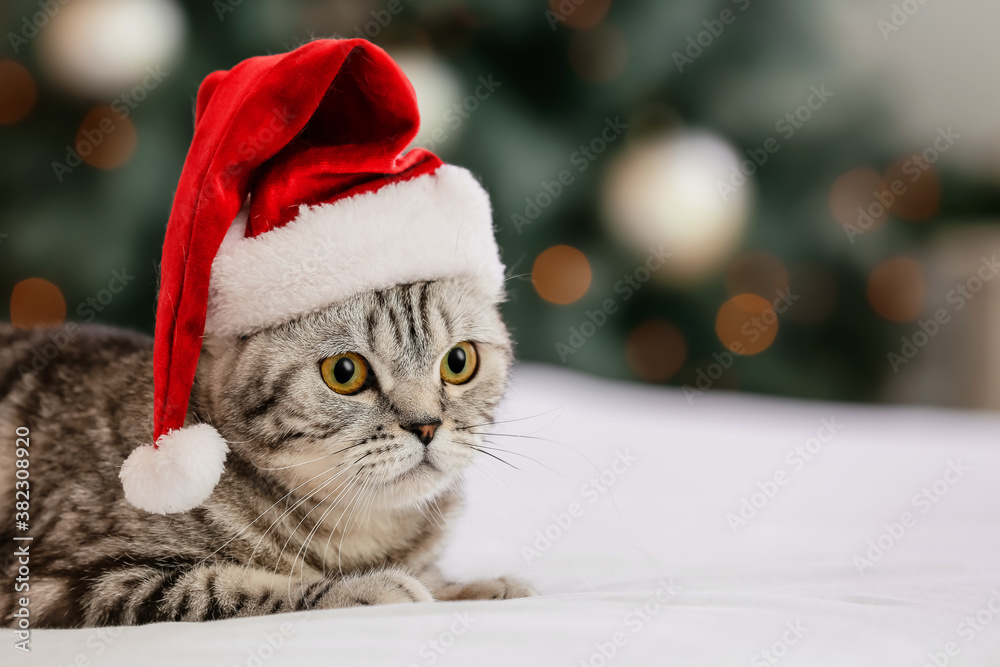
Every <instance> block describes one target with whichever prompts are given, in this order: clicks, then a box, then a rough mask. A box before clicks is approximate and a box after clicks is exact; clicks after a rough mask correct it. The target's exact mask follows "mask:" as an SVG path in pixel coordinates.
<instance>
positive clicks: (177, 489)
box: [118, 424, 229, 514]
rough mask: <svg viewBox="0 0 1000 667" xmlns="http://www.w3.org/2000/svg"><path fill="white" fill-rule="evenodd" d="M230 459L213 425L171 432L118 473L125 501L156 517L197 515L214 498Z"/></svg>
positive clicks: (139, 449) (131, 457)
mask: <svg viewBox="0 0 1000 667" xmlns="http://www.w3.org/2000/svg"><path fill="white" fill-rule="evenodd" d="M228 453H229V446H228V445H227V444H226V441H225V439H224V438H223V437H222V436H221V435H219V432H218V431H216V430H215V429H214V428H212V427H211V426H209V425H208V424H194V425H192V426H185V427H184V428H180V429H176V430H173V431H170V432H169V433H166V434H164V435H162V436H160V437H159V439H157V441H156V442H155V443H154V444H146V445H140V446H139V447H136V448H135V449H134V450H132V453H131V454H129V457H128V458H127V459H125V462H124V463H123V464H122V468H121V471H120V472H119V473H118V476H119V478H121V480H122V487H123V488H124V489H125V498H126V500H128V501H129V503H131V504H132V505H134V506H135V507H138V508H139V509H141V510H145V511H146V512H151V513H153V514H176V513H179V512H187V511H189V510H192V509H194V508H195V507H198V506H199V505H201V504H202V503H203V502H205V501H206V500H208V497H209V496H211V495H212V491H213V490H214V489H215V486H216V484H218V483H219V479H220V478H221V477H222V472H223V470H224V469H225V462H226V454H228Z"/></svg>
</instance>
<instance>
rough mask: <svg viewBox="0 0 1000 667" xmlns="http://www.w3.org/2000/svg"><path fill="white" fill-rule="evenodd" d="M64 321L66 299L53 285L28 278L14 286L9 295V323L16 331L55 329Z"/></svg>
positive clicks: (38, 279) (45, 281)
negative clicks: (43, 328)
mask: <svg viewBox="0 0 1000 667" xmlns="http://www.w3.org/2000/svg"><path fill="white" fill-rule="evenodd" d="M65 320H66V299H65V297H63V294H62V291H61V290H60V289H59V288H58V287H57V286H56V285H54V284H52V283H50V282H49V281H47V280H42V279H41V278H28V279H27V280H22V281H21V282H19V283H17V284H16V285H14V289H13V291H12V292H11V295H10V323H11V324H13V325H14V326H15V327H17V328H18V329H34V328H36V327H57V326H59V325H60V324H62V323H63V322H64V321H65Z"/></svg>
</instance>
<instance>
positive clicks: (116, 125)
mask: <svg viewBox="0 0 1000 667" xmlns="http://www.w3.org/2000/svg"><path fill="white" fill-rule="evenodd" d="M138 143H139V135H138V133H137V132H136V130H135V125H133V124H132V121H131V120H129V119H128V118H121V117H120V116H119V115H118V114H117V113H115V112H114V111H113V110H112V109H111V107H108V106H99V107H95V108H93V109H91V110H90V113H88V114H87V115H86V116H85V117H84V119H83V122H81V123H80V127H79V129H78V130H77V132H76V144H75V145H76V152H77V153H79V154H80V157H81V158H83V161H84V162H86V163H87V164H89V165H90V166H92V167H97V168H98V169H116V168H118V167H121V166H122V165H124V164H126V163H127V162H128V161H129V160H131V159H132V155H133V154H134V153H135V149H136V146H137V145H138Z"/></svg>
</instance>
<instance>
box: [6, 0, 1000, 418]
mask: <svg viewBox="0 0 1000 667" xmlns="http://www.w3.org/2000/svg"><path fill="white" fill-rule="evenodd" d="M3 12H4V13H3V15H2V17H0V20H2V28H3V33H4V35H6V39H5V48H6V49H7V53H6V54H5V55H3V56H0V57H2V58H3V60H2V61H0V123H2V125H0V154H2V155H3V158H4V159H3V161H2V163H0V290H2V291H4V292H5V293H7V294H12V297H16V298H13V300H12V301H11V303H12V304H13V305H11V307H10V309H9V310H7V303H6V302H5V306H4V308H5V310H4V311H3V312H0V317H3V318H7V317H8V316H9V317H11V318H12V319H14V320H15V321H18V320H20V321H21V322H23V323H28V324H30V323H31V321H32V318H35V320H37V321H46V318H47V319H48V320H51V321H58V320H59V319H61V317H62V316H61V312H62V308H63V307H65V311H66V313H67V315H66V316H67V317H68V318H69V319H74V320H78V321H90V320H93V321H97V322H102V323H108V324H116V325H122V326H128V327H134V328H138V329H140V330H144V331H147V332H149V331H152V326H153V313H154V303H155V290H156V262H157V261H158V257H159V246H160V243H161V242H162V235H163V229H164V225H165V222H166V218H167V214H168V212H169V208H170V202H171V196H172V191H173V188H174V187H175V185H176V181H177V178H178V175H179V173H180V168H181V165H182V163H183V160H184V155H185V151H186V149H187V146H188V144H189V142H190V139H191V136H192V131H193V127H192V125H193V122H192V119H193V113H192V108H193V101H194V95H195V91H196V90H197V86H198V84H199V82H200V81H201V79H202V78H203V77H204V76H205V75H206V74H208V73H209V72H211V71H212V70H215V69H226V68H229V67H231V66H233V65H234V64H235V63H237V62H238V61H240V60H242V59H244V58H247V57H250V56H254V55H260V54H265V53H275V52H279V51H285V50H289V49H291V48H294V47H295V46H296V45H298V44H300V43H301V42H303V41H304V40H307V39H311V38H314V37H329V36H335V35H336V36H341V37H359V36H363V37H366V38H368V39H371V40H372V41H374V42H376V43H377V44H379V45H381V46H383V47H384V48H386V49H387V50H388V51H389V52H390V53H391V54H393V55H394V56H395V57H396V58H397V59H398V60H399V62H400V63H401V65H402V66H403V67H404V69H405V70H406V71H407V72H408V74H409V75H410V76H411V78H412V80H413V82H414V86H415V87H416V89H417V91H418V95H419V97H420V100H421V106H422V115H423V118H424V120H423V123H424V126H423V130H422V132H421V137H420V138H419V139H418V142H419V143H421V144H422V145H425V146H428V147H430V148H432V149H433V150H434V151H436V152H438V153H439V154H440V155H441V156H442V157H443V158H444V159H445V160H447V161H450V162H455V163H458V164H462V165H464V166H467V167H469V168H470V169H472V170H473V171H474V172H475V173H477V174H480V175H481V176H482V178H483V181H484V182H485V184H486V185H487V187H488V189H489V190H490V191H491V193H492V196H493V201H494V206H495V220H496V226H497V232H498V239H499V241H500V243H501V245H502V247H503V251H504V257H505V260H506V262H507V264H508V269H509V281H508V285H509V288H510V302H509V304H507V306H506V316H507V318H508V322H509V323H510V325H511V328H512V330H513V331H514V334H515V337H516V339H517V341H518V349H519V355H520V357H521V358H522V359H527V360H541V361H546V362H550V363H554V364H565V365H566V366H567V367H571V368H577V369H582V370H585V371H588V372H592V373H597V374H602V375H606V376H609V377H616V378H636V379H643V380H647V381H652V382H668V383H670V384H675V385H688V386H691V387H694V388H696V389H707V388H738V389H741V390H746V391H754V392H764V393H775V394H786V395H791V396H803V397H819V398H830V399H841V400H871V399H875V398H877V397H878V396H879V395H880V389H881V387H882V385H883V381H884V379H885V378H886V376H887V374H888V373H889V372H890V367H889V365H888V364H887V363H886V361H885V356H886V351H887V350H888V349H891V346H892V341H894V340H896V339H897V338H898V336H899V332H900V331H901V328H900V327H901V325H900V324H899V323H900V322H912V321H913V320H915V319H916V318H917V317H918V316H919V315H920V313H921V312H922V308H924V306H925V303H924V296H923V281H924V277H923V274H922V269H921V266H920V264H918V263H915V262H907V261H905V260H894V259H893V258H895V257H898V256H905V255H910V254H912V253H914V252H916V251H917V250H918V249H919V248H920V247H922V246H923V245H924V244H925V243H926V242H927V240H928V239H929V238H930V236H931V235H932V234H933V231H934V230H935V229H939V228H940V227H941V226H942V225H943V224H944V222H943V221H945V220H957V219H962V218H973V217H977V216H979V217H984V216H987V215H992V214H994V213H995V212H996V211H997V209H998V204H1000V201H998V195H997V191H996V188H995V186H994V185H992V184H987V183H986V182H985V181H984V182H982V183H981V182H977V181H976V180H975V179H974V178H972V177H969V176H968V175H962V176H961V177H960V176H958V175H956V174H953V173H950V172H948V171H947V170H945V169H944V168H943V167H940V166H939V165H933V164H931V163H929V162H927V161H926V160H925V161H924V162H920V159H921V158H920V157H919V154H920V153H921V151H923V150H924V149H925V148H926V147H927V146H932V145H933V142H934V141H935V138H936V134H935V132H936V128H929V129H928V133H927V141H926V144H918V145H914V146H913V147H912V151H913V152H915V153H917V154H918V157H917V162H914V158H913V156H912V155H911V154H906V153H905V151H904V152H902V154H901V151H900V150H899V149H898V148H897V147H896V146H895V145H893V144H891V143H890V142H887V141H884V136H885V133H886V128H889V127H891V126H892V124H893V123H894V119H893V116H892V112H891V110H890V109H889V108H888V107H887V106H886V105H885V96H884V95H883V94H881V93H880V91H873V93H872V94H871V95H858V94H856V93H854V94H851V95H848V94H847V93H845V92H843V91H844V89H843V88H842V87H840V85H839V84H840V83H843V82H844V81H845V79H846V78H848V74H849V75H850V77H853V78H854V83H852V86H853V88H852V89H853V90H855V91H856V90H858V89H859V88H858V87H859V86H861V87H862V88H863V86H864V83H863V80H864V76H863V73H860V74H859V71H860V70H861V69H863V68H861V67H859V66H857V65H856V64H855V65H845V64H844V63H843V62H840V61H838V59H837V58H836V57H835V56H834V55H832V54H831V53H829V52H828V51H827V50H826V49H825V47H824V46H823V44H824V42H823V40H821V39H816V30H817V26H818V25H821V24H822V23H823V22H824V21H825V20H827V17H826V15H825V14H824V13H823V10H822V7H821V5H819V4H814V3H805V4H803V3H795V2H792V1H791V0H785V1H783V2H776V3H763V2H756V1H754V2H751V0H719V1H718V2H714V3H701V2H693V1H685V2H662V1H660V0H636V1H634V2H628V3H626V2H618V3H615V4H613V5H612V4H611V3H610V0H551V2H549V3H548V6H544V5H541V6H540V5H539V3H537V2H530V1H528V0H516V1H505V2H499V1H493V2H490V1H487V0H465V1H462V0H436V1H430V2H419V3H418V2H411V1H410V0H389V1H388V2H365V1H360V2H335V1H319V0H317V1H310V2H307V1H305V0H302V1H298V2H279V1H278V0H269V1H263V0H261V1H257V2H242V0H214V1H213V2H195V1H194V0H187V1H184V2H179V1H174V0H73V1H72V2H67V1H63V0H49V1H48V2H38V1H37V0H14V1H12V2H7V3H5V8H4V10H3ZM859 77H860V80H862V83H861V84H858V83H857V80H858V79H859ZM925 167H926V168H925ZM896 181H899V182H901V183H903V184H904V185H903V188H902V192H897V193H896V194H892V201H891V202H890V201H889V200H888V199H880V198H879V196H878V195H879V194H880V193H892V192H893V187H892V186H893V183H894V182H896ZM886 196H888V195H886ZM859 209H860V210H859ZM913 221H919V224H911V222H913ZM886 260H891V261H886ZM114 272H117V274H118V278H117V280H118V282H117V283H114V285H116V286H117V285H120V284H121V277H122V274H124V275H125V276H126V278H127V279H126V281H125V282H127V285H126V286H125V289H122V290H120V291H118V292H114V291H113V290H111V289H110V288H109V285H110V284H111V283H112V281H113V280H116V276H115V273H114ZM29 279H41V280H33V281H29ZM25 281H29V282H25ZM105 295H107V296H105ZM63 303H64V304H65V306H63V305H62V304H63ZM734 349H735V350H736V351H737V352H740V354H733V353H732V352H731V350H734Z"/></svg>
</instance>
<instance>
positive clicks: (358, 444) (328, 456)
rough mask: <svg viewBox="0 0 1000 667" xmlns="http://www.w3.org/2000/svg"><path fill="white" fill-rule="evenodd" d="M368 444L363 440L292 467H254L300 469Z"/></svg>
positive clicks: (258, 468) (260, 468)
mask: <svg viewBox="0 0 1000 667" xmlns="http://www.w3.org/2000/svg"><path fill="white" fill-rule="evenodd" d="M366 442H368V441H367V440H362V441H360V442H356V443H354V444H353V445H350V446H348V447H344V448H343V449H338V450H337V451H335V452H331V453H330V454H324V455H323V456H320V457H317V458H315V459H312V460H311V461H303V462H302V463H295V464H292V465H290V466H282V467H280V468H262V467H260V466H258V465H254V468H257V470H288V469H289V468H298V467H299V466H304V465H309V464H310V463H316V462H317V461H322V460H323V459H328V458H330V457H331V456H336V455H337V454H342V453H343V452H346V451H347V450H349V449H354V448H355V447H360V446H361V445H363V444H365V443H366Z"/></svg>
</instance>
